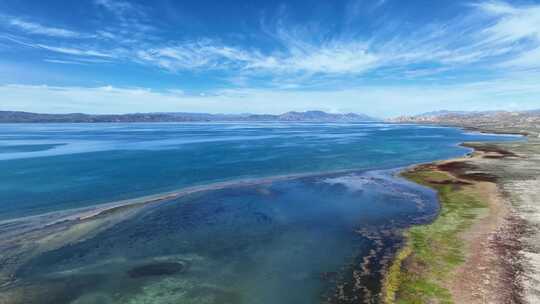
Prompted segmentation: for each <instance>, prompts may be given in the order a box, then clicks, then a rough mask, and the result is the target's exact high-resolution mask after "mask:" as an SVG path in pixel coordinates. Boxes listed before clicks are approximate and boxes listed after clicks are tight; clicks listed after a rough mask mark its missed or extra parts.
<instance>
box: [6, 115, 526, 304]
mask: <svg viewBox="0 0 540 304" xmlns="http://www.w3.org/2000/svg"><path fill="white" fill-rule="evenodd" d="M1 130H2V132H0V133H1V134H0V138H2V140H3V141H4V142H3V143H2V146H3V148H0V159H4V160H2V161H0V166H2V167H3V169H4V170H0V176H1V178H2V186H0V193H1V194H2V195H4V194H5V196H1V197H2V201H1V202H0V206H1V208H2V209H1V212H2V213H3V216H4V218H13V217H15V216H23V215H30V214H38V213H42V212H50V211H54V210H59V209H62V208H68V207H71V208H75V207H81V206H90V205H95V204H98V203H101V202H105V201H113V200H115V199H119V198H130V197H134V196H135V195H147V194H153V193H159V192H160V191H168V190H171V189H177V188H179V187H180V188H181V187H183V186H191V185H197V184H204V183H208V184H209V183H212V182H215V181H226V180H235V179H238V178H242V177H268V176H273V175H277V174H281V175H287V174H297V173H303V172H324V171H335V170H343V169H362V170H354V171H350V172H341V173H319V174H314V175H311V176H303V177H297V178H291V179H272V178H268V179H263V180H261V181H260V182H255V183H251V184H249V185H246V184H242V183H239V184H235V183H231V184H230V185H228V186H227V187H223V188H220V189H212V188H209V189H208V190H206V191H199V192H196V193H192V194H189V195H185V196H181V197H178V198H175V199H171V200H166V201H163V202H160V203H155V204H149V205H146V206H144V207H141V208H142V210H139V211H138V212H136V213H134V215H133V216H129V217H127V218H126V219H124V220H123V221H121V222H119V223H116V224H115V225H113V226H110V227H107V228H104V229H102V230H100V231H99V232H97V234H91V235H88V237H86V238H85V237H83V238H81V239H79V240H78V241H74V242H69V244H67V245H62V246H60V247H59V248H56V249H53V250H48V251H44V252H41V253H40V254H38V255H35V256H32V257H31V258H30V259H28V260H22V261H20V262H18V263H20V265H18V266H17V267H16V268H15V269H16V272H15V273H14V277H13V278H14V279H15V280H14V281H12V282H11V283H10V284H9V285H6V286H4V287H0V302H2V301H5V302H6V303H30V304H31V303H45V304H47V303H51V304H52V303H73V304H74V303H78V304H80V303H248V304H252V303H253V304H255V303H261V304H262V303H295V304H297V303H298V304H302V303H319V302H322V303H359V302H360V303H361V302H363V301H368V300H371V301H377V299H378V296H379V295H378V292H379V291H380V280H381V276H382V274H381V271H384V269H385V266H386V263H387V262H388V259H389V258H390V257H391V256H392V255H393V253H394V252H395V250H396V248H397V247H398V246H400V244H401V238H400V234H399V231H400V229H401V228H405V227H408V226H410V225H412V224H417V223H426V222H429V221H430V220H431V219H433V217H434V216H435V215H436V213H437V210H438V205H437V202H436V199H435V194H434V193H433V192H432V191H430V190H428V189H425V188H423V187H420V186H418V185H415V184H412V183H410V182H407V181H404V180H402V179H399V178H395V177H394V174H395V172H396V170H395V169H391V170H374V169H381V168H396V167H398V166H404V165H410V164H413V163H416V162H422V161H430V160H434V159H441V158H447V157H451V156H457V155H460V154H463V153H464V152H465V151H466V150H465V149H463V148H460V147H458V146H457V145H456V144H457V143H458V142H460V141H465V140H507V139H515V138H506V137H500V136H485V135H478V134H464V133H463V132H461V131H460V130H456V129H451V128H426V127H419V126H410V125H384V124H350V125H332V124H329V125H322V124H309V125H308V124H261V125H258V124H210V125H199V124H187V125H177V124H156V125H152V124H150V125H148V124H135V125H67V126H63V125H21V126H15V125H10V126H8V127H6V128H2V129H1ZM148 132H149V133H148ZM299 134H300V135H299ZM81 142H82V143H81ZM25 146H27V147H25ZM28 146H31V147H28ZM66 146H67V147H66ZM61 147H63V148H61ZM34 188H35V189H34ZM25 189H30V190H29V191H26V190H25ZM65 196H67V198H66V197H65ZM119 212H123V211H119ZM0 260H1V261H4V259H0ZM9 262H10V263H12V262H13V261H12V260H9ZM15 263H17V262H15ZM5 266H6V265H0V272H1V271H2V269H3V267H5ZM6 268H7V267H6ZM2 303H3V302H2Z"/></svg>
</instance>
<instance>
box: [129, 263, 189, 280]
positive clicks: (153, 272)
mask: <svg viewBox="0 0 540 304" xmlns="http://www.w3.org/2000/svg"><path fill="white" fill-rule="evenodd" d="M186 269H187V264H186V263H185V262H154V263H148V264H144V265H141V266H136V267H133V268H131V269H130V270H129V271H128V275H129V276H130V277H131V278H140V277H147V276H162V275H173V274H176V273H181V272H185V271H186Z"/></svg>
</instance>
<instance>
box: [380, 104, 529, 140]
mask: <svg viewBox="0 0 540 304" xmlns="http://www.w3.org/2000/svg"><path fill="white" fill-rule="evenodd" d="M390 121H391V122H398V123H417V124H436V125H447V126H459V127H465V128H468V129H473V130H492V131H493V132H495V133H498V132H501V133H516V134H528V135H531V134H533V135H534V136H535V137H537V136H538V134H540V110H532V111H513V112H510V111H477V112H462V111H437V112H429V113H424V114H420V115H414V116H400V117H397V118H394V119H391V120H390Z"/></svg>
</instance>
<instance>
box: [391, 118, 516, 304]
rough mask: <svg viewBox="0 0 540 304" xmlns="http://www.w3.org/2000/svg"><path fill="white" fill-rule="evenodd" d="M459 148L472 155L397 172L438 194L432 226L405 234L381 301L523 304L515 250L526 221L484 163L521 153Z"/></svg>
mask: <svg viewBox="0 0 540 304" xmlns="http://www.w3.org/2000/svg"><path fill="white" fill-rule="evenodd" d="M464 129H465V130H471V128H464ZM474 131H478V132H485V133H494V132H493V131H492V130H489V131H487V130H481V129H474ZM511 133H512V132H511ZM496 134H505V133H504V130H501V131H497V132H496ZM512 134H516V133H512ZM526 134H527V133H518V135H526ZM461 145H462V146H463V147H467V148H470V149H472V151H471V152H470V153H468V154H467V155H466V156H464V157H460V158H452V159H448V160H443V161H435V162H430V163H425V164H418V165H414V166H411V167H409V168H407V169H405V170H403V171H401V172H400V175H401V176H402V177H404V178H406V179H408V180H410V181H413V182H416V183H417V184H420V185H424V186H427V187H429V188H431V189H433V190H435V191H437V193H438V197H439V204H440V208H441V210H440V213H439V215H438V216H437V218H436V219H435V220H434V221H433V222H432V223H430V224H426V225H418V226H413V227H411V228H408V229H407V230H406V231H404V233H403V236H404V239H405V245H404V246H403V247H402V248H401V249H400V250H398V252H397V253H396V255H395V257H394V260H393V261H392V262H391V264H390V266H389V268H388V269H387V271H386V274H385V276H384V279H383V283H382V284H383V292H382V297H383V302H384V303H396V302H399V303H418V302H421V303H426V302H431V301H435V302H436V303H525V299H524V298H525V292H524V282H523V274H524V267H523V263H524V260H523V255H522V253H521V250H522V248H523V246H524V245H523V242H522V238H523V236H524V234H525V231H526V227H525V226H526V224H525V223H524V222H523V221H522V220H521V218H520V216H519V215H518V214H516V211H515V208H514V206H512V205H511V204H510V203H509V202H508V197H507V196H508V193H504V189H502V184H501V182H500V181H499V177H498V176H497V175H495V174H492V173H491V172H489V170H488V171H487V172H486V171H485V170H484V169H485V168H484V167H485V166H484V165H483V161H484V160H487V161H492V162H501V161H503V160H504V159H506V158H520V157H521V156H520V155H518V154H516V153H514V152H512V151H509V150H505V149H504V148H502V147H500V145H501V143H462V144H461Z"/></svg>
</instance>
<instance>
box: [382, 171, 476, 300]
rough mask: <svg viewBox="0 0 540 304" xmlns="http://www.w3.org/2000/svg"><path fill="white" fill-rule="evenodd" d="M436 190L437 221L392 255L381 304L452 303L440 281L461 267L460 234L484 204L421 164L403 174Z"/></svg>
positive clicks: (415, 231) (467, 188)
mask: <svg viewBox="0 0 540 304" xmlns="http://www.w3.org/2000/svg"><path fill="white" fill-rule="evenodd" d="M403 176H405V177H406V178H408V179H410V180H412V181H415V182H417V183H419V184H422V185H425V186H428V187H431V188H433V189H435V190H437V191H438V194H439V200H440V204H441V210H440V214H439V216H438V217H437V219H436V220H435V221H434V222H433V223H431V224H429V225H422V226H416V227H413V228H411V229H409V230H408V231H407V232H406V233H405V238H406V240H407V243H406V245H405V247H404V248H402V249H401V251H400V252H399V253H398V255H397V257H396V259H395V260H394V263H393V264H392V265H391V267H390V269H389V271H388V274H387V277H386V279H385V282H384V302H385V303H399V304H405V303H407V304H409V303H410V304H416V303H452V298H451V295H450V292H449V291H448V289H446V288H445V285H446V284H445V282H448V281H450V280H451V279H452V275H453V270H455V268H456V267H457V266H458V265H460V264H461V263H463V261H464V257H465V253H464V244H463V241H462V240H461V239H460V237H459V234H460V232H462V231H464V230H466V229H467V228H468V227H470V226H471V224H472V222H473V220H474V219H475V218H476V217H477V216H478V214H479V213H480V212H482V211H484V210H485V208H486V204H485V203H484V202H482V199H481V198H480V197H479V195H478V194H477V193H475V191H474V186H473V185H467V184H460V183H458V182H457V180H456V179H455V178H454V177H453V176H452V175H450V174H448V173H446V172H442V171H437V169H436V168H435V167H430V166H422V167H419V168H417V169H414V170H410V171H407V172H405V173H404V174H403Z"/></svg>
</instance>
